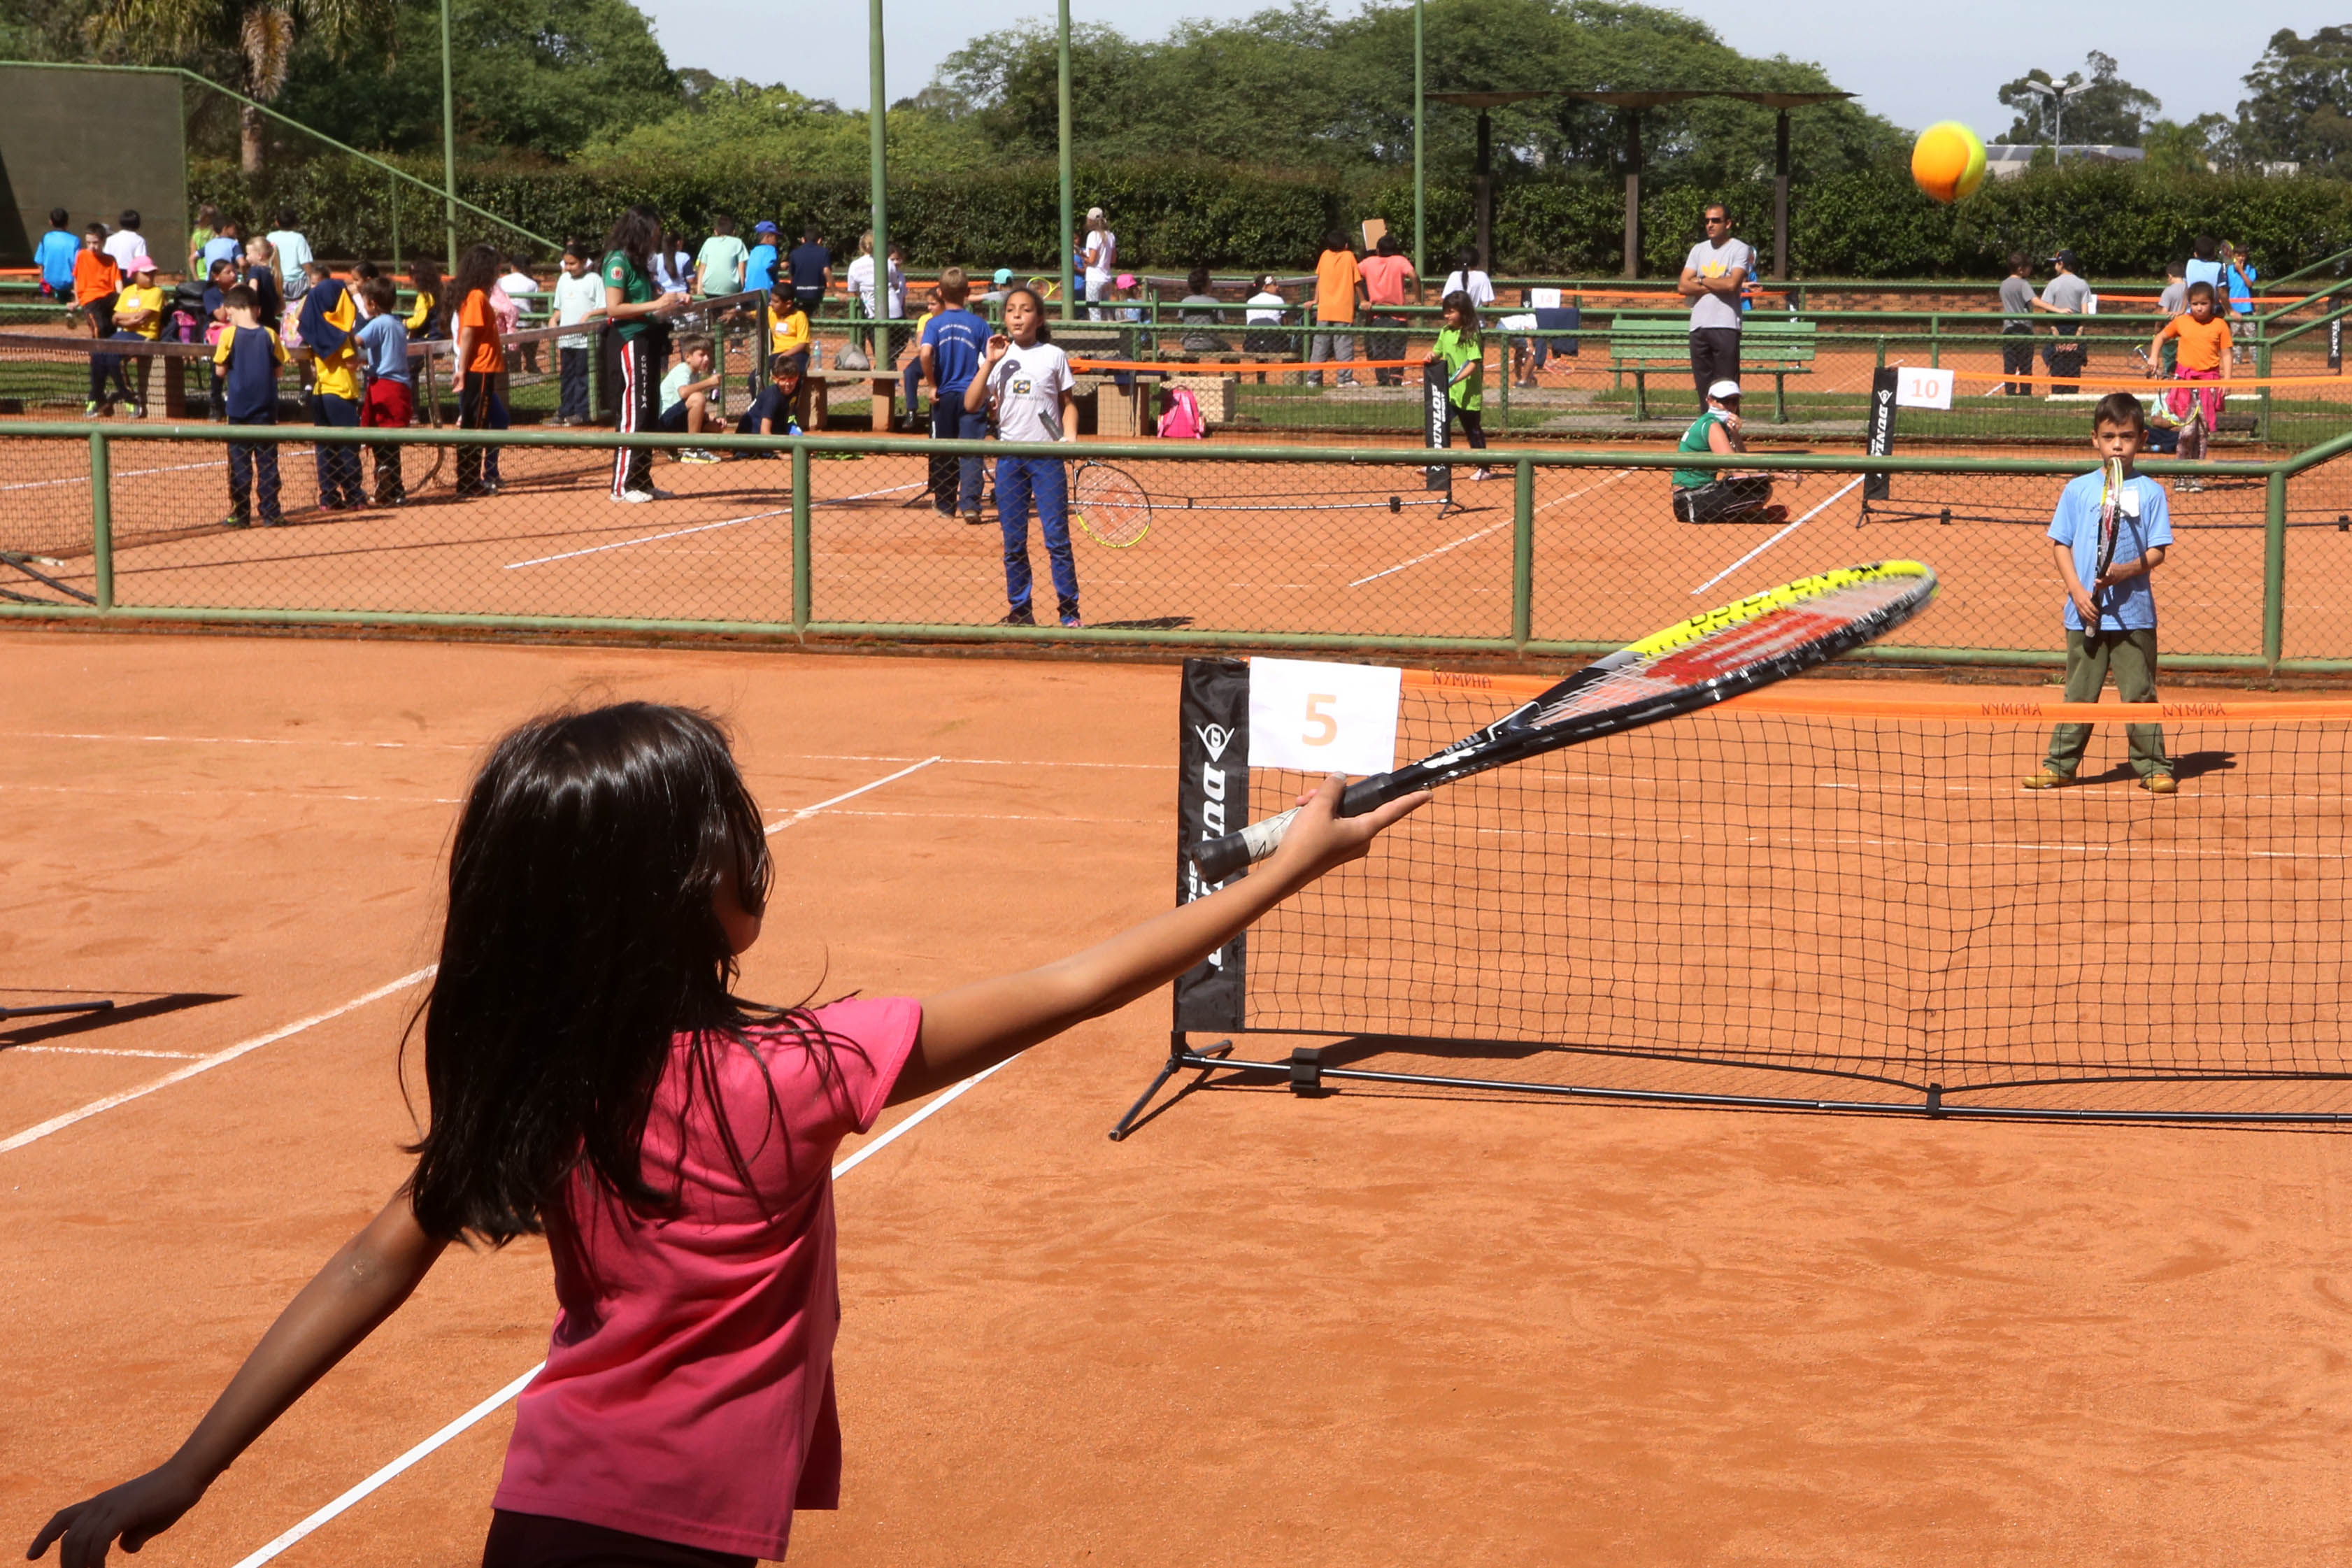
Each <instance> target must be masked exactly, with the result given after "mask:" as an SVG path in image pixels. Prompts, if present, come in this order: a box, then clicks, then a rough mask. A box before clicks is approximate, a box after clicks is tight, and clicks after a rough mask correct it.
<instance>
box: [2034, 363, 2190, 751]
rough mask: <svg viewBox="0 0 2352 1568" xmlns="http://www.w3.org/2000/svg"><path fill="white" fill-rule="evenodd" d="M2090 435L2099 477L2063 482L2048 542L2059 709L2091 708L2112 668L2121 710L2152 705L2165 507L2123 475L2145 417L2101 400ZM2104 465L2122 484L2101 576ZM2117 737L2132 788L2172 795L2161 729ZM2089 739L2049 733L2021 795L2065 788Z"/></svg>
mask: <svg viewBox="0 0 2352 1568" xmlns="http://www.w3.org/2000/svg"><path fill="white" fill-rule="evenodd" d="M2091 428H2092V432H2093V434H2092V437H2091V447H2092V449H2093V450H2094V451H2095V452H2097V453H2098V455H2099V461H2100V468H2099V469H2098V470H2095V471H2093V472H2091V473H2087V474H2084V475H2083V476H2082V477H2081V478H2079V479H2073V480H2070V481H2069V482H2068V483H2067V486H2066V488H2065V489H2064V490H2063V491H2061V492H2060V493H2059V497H2058V510H2057V512H2056V514H2055V515H2054V516H2053V517H2052V519H2051V520H2050V532H2049V536H2048V537H2049V539H2050V548H2051V553H2052V556H2053V560H2054V562H2055V563H2056V565H2057V568H2058V580H2059V582H2060V583H2061V584H2063V586H2064V588H2065V590H2066V615H2065V620H2066V700H2067V701H2069V702H2096V701H2097V700H2099V689H2100V688H2101V687H2102V686H2104V685H2105V684H2106V679H2107V674H2108V671H2109V670H2110V669H2112V670H2113V671H2114V673H2115V678H2116V693H2117V695H2119V696H2121V697H2122V698H2123V700H2125V701H2126V702H2154V701H2155V700H2157V699H2156V594H2155V592H2154V590H2153V589H2152V588H2151V587H2150V586H2149V584H2148V574H2149V573H2151V572H2153V571H2155V570H2156V569H2157V568H2158V566H2161V565H2163V564H2164V556H2165V552H2166V551H2167V550H2168V549H2169V548H2170V547H2171V545H2172V510H2171V506H2170V503H2169V502H2168V500H2167V499H2166V497H2165V493H2164V487H2163V486H2161V485H2159V484H2158V483H2157V482H2156V481H2155V480H2154V479H2149V478H2148V477H2147V475H2145V474H2138V473H2134V472H2133V471H2132V459H2133V458H2137V456H2138V455H2139V451H2140V448H2141V447H2144V446H2145V445H2147V413H2146V411H2145V410H2143V409H2142V408H2141V407H2140V402H2139V399H2138V398H2137V397H2134V396H2133V395H2131V394H2129V393H2127V392H2111V393H2109V394H2108V395H2106V396H2105V397H2102V398H2101V399H2099V403H2098V406H2097V407H2096V408H2095V410H2093V412H2092V415H2091ZM2111 458H2112V459H2116V460H2120V461H2121V462H2122V464H2123V469H2124V485H2123V489H2122V492H2121V494H2120V495H2119V496H2118V497H2117V500H2116V550H2115V558H2114V561H2113V563H2112V564H2110V565H2109V566H2108V567H2107V569H2106V571H2105V572H2104V573H2102V572H2100V571H2099V569H2098V560H2099V512H2100V510H2101V500H2100V498H2101V496H2102V494H2103V493H2104V491H2105V482H2106V481H2105V472H2104V470H2105V465H2106V463H2107V461H2108V460H2109V459H2111ZM2126 733H2127V735H2128V736H2129V738H2130V744H2131V766H2132V771H2133V772H2134V773H2137V774H2138V775H2139V787H2140V788H2142V789H2144V790H2147V791H2148V792H2149V793H2150V794H2152V795H2170V794H2172V793H2173V790H2174V788H2175V787H2176V786H2175V784H2174V783H2173V778H2172V763H2170V762H2169V761H2168V760H2167V758H2166V757H2165V754H2164V727H2163V726H2162V725H2160V724H2132V725H2127V726H2126ZM2090 739H2091V726H2090V725H2088V724H2060V725H2057V726H2055V727H2053V729H2052V730H2051V731H2050V754H2049V758H2048V760H2047V761H2046V762H2044V763H2042V771H2041V772H2040V773H2033V774H2031V775H2030V776H2028V777H2027V778H2026V779H2025V781H2024V784H2025V787H2026V788H2027V789H2055V788H2057V787H2058V786H2060V785H2062V784H2072V783H2074V773H2075V770H2076V769H2078V768H2079V767H2081V765H2082V762H2083V752H2084V748H2085V747H2086V746H2087V745H2088V744H2089V743H2090Z"/></svg>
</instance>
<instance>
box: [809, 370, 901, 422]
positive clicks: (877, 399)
mask: <svg viewBox="0 0 2352 1568" xmlns="http://www.w3.org/2000/svg"><path fill="white" fill-rule="evenodd" d="M903 374H906V372H905V370H904V368H903V367H902V368H900V369H898V370H823V371H811V372H810V373H809V374H806V375H804V376H803V377H802V378H801V385H802V387H803V389H804V390H806V391H807V393H808V397H809V409H808V414H807V416H805V417H804V418H803V419H802V421H801V428H802V429H803V430H822V429H824V428H825V427H826V426H827V425H828V424H829V423H830V422H831V413H830V407H831V402H832V400H831V396H830V389H831V388H833V387H835V386H864V387H866V388H868V389H869V394H870V395H871V396H872V398H873V400H874V402H873V406H872V409H871V411H870V412H871V417H870V419H869V420H868V424H869V425H870V426H871V427H872V428H874V429H877V430H883V431H887V430H889V429H891V428H892V427H893V426H892V421H893V420H894V419H895V418H896V417H897V416H898V378H899V377H900V376H901V375H903Z"/></svg>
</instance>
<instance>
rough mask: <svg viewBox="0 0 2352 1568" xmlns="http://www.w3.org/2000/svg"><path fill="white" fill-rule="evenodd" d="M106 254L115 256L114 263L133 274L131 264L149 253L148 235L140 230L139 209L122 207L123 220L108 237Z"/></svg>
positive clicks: (126, 273) (125, 273)
mask: <svg viewBox="0 0 2352 1568" xmlns="http://www.w3.org/2000/svg"><path fill="white" fill-rule="evenodd" d="M106 254H107V255H109V256H110V257H112V258H114V265H115V266H117V267H119V268H121V269H122V275H123V276H124V277H125V278H128V277H130V276H131V263H132V262H133V261H136V260H137V259H138V258H141V257H142V256H144V255H146V254H147V237H146V236H145V235H143V234H141V233H140V232H139V210H138V209H137V208H136V207H125V208H123V209H122V220H121V225H120V226H118V227H117V228H116V229H115V231H114V232H113V233H112V234H110V235H108V236H107V237H106Z"/></svg>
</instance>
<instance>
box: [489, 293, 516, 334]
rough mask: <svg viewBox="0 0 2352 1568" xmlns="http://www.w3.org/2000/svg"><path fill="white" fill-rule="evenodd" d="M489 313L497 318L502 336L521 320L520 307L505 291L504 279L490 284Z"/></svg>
mask: <svg viewBox="0 0 2352 1568" xmlns="http://www.w3.org/2000/svg"><path fill="white" fill-rule="evenodd" d="M490 314H491V315H493V316H496V317H497V318H498V319H499V335H500V336H501V337H503V336H505V335H506V334H507V333H509V332H511V331H514V330H515V327H516V325H517V324H518V323H519V322H520V321H521V320H522V307H521V306H520V305H518V304H516V303H515V301H514V296H513V295H511V294H509V293H508V292H507V286H506V281H505V279H500V280H499V281H498V282H496V283H493V284H491V285H490Z"/></svg>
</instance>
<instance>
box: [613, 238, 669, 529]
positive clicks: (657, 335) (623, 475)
mask: <svg viewBox="0 0 2352 1568" xmlns="http://www.w3.org/2000/svg"><path fill="white" fill-rule="evenodd" d="M660 243H661V220H660V219H659V218H657V217H656V216H654V211H653V209H652V208H651V207H646V206H634V207H631V208H630V209H629V210H628V211H626V212H625V213H623V214H622V215H621V217H620V221H619V222H617V223H615V224H614V226H613V232H612V234H611V235H609V236H608V237H606V238H605V241H604V266H603V267H602V268H599V269H598V270H599V271H600V272H601V273H602V274H603V277H604V315H605V319H606V320H608V321H611V322H612V323H613V325H612V333H613V337H614V342H615V343H616V344H617V345H618V347H619V349H620V385H619V387H618V388H616V389H615V390H616V391H617V392H618V393H619V396H618V397H617V398H616V399H615V402H617V403H618V404H619V405H620V418H619V420H618V421H617V423H616V428H617V429H618V430H619V432H620V434H622V435H623V436H633V435H635V434H637V433H638V432H640V431H647V430H651V429H652V428H653V427H654V422H655V419H656V416H657V415H658V414H659V412H660V411H659V410H658V409H656V407H655V406H654V392H655V389H656V385H657V384H659V382H660V379H661V370H660V365H661V356H662V352H663V350H664V349H665V348H666V347H667V344H668V341H669V321H668V318H669V317H670V316H673V315H675V314H676V313H677V312H678V311H679V310H683V309H685V308H686V303H687V300H686V296H685V295H684V294H682V293H679V292H677V291H676V290H674V289H673V290H668V291H662V290H657V289H656V288H655V287H654V267H653V250H654V247H656V246H657V245H659V244H660ZM659 493H660V492H658V491H656V489H654V458H653V453H652V452H650V451H649V450H647V449H646V448H645V447H632V446H626V445H624V446H622V447H617V448H615V449H614V453H613V499H614V500H618V501H649V500H656V498H657V497H658V495H659Z"/></svg>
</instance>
